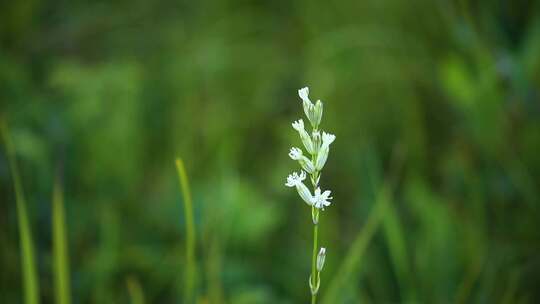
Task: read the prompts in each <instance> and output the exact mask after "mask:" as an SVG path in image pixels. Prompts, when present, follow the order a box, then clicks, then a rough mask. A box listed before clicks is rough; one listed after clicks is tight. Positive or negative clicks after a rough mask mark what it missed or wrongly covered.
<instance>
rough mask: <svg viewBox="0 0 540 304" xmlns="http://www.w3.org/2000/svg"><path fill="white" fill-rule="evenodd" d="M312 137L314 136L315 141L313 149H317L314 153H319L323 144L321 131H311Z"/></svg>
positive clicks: (313, 140)
mask: <svg viewBox="0 0 540 304" xmlns="http://www.w3.org/2000/svg"><path fill="white" fill-rule="evenodd" d="M311 137H312V142H313V150H314V151H315V153H314V154H317V153H318V152H319V149H320V148H321V144H322V139H321V132H319V131H313V132H312V133H311Z"/></svg>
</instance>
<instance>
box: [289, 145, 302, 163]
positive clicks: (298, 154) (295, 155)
mask: <svg viewBox="0 0 540 304" xmlns="http://www.w3.org/2000/svg"><path fill="white" fill-rule="evenodd" d="M302 156H303V155H302V150H300V149H299V148H296V147H292V148H291V151H290V152H289V157H290V158H292V159H293V160H300V159H301V158H302Z"/></svg>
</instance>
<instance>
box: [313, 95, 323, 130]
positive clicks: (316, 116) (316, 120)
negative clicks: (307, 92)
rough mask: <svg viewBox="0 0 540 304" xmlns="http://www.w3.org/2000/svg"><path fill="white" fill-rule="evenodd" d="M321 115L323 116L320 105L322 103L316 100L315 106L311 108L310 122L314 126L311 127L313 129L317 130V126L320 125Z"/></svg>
mask: <svg viewBox="0 0 540 304" xmlns="http://www.w3.org/2000/svg"><path fill="white" fill-rule="evenodd" d="M322 114H323V103H322V101H320V100H317V102H316V103H315V106H314V108H313V122H312V124H314V126H313V127H314V128H317V127H318V126H319V124H320V123H321V119H322Z"/></svg>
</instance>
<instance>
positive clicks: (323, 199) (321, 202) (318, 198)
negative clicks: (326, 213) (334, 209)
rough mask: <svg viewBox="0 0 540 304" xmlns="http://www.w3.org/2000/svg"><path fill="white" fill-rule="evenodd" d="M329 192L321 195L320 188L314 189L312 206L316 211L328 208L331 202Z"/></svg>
mask: <svg viewBox="0 0 540 304" xmlns="http://www.w3.org/2000/svg"><path fill="white" fill-rule="evenodd" d="M330 193H331V191H330V190H326V191H324V192H323V193H321V188H317V189H315V195H314V196H313V201H312V203H313V206H315V208H318V209H322V210H324V207H328V206H330V204H331V202H330V201H329V200H331V199H332V197H331V196H330Z"/></svg>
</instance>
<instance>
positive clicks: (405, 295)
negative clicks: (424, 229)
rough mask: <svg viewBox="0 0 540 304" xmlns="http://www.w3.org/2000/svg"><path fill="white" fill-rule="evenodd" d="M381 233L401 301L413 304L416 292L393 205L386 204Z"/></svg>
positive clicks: (403, 237)
mask: <svg viewBox="0 0 540 304" xmlns="http://www.w3.org/2000/svg"><path fill="white" fill-rule="evenodd" d="M383 231H384V234H385V236H386V242H387V244H388V249H389V252H390V258H391V259H392V264H393V266H394V268H395V272H396V275H397V279H398V284H399V288H400V293H401V297H402V300H403V301H404V302H407V303H415V302H417V301H416V290H415V288H414V286H413V278H412V275H411V269H410V265H409V262H408V261H409V258H408V256H407V246H406V240H405V236H404V235H403V231H405V229H403V227H402V225H401V222H400V220H399V217H398V214H397V211H396V209H395V207H394V205H393V204H388V208H387V209H386V212H385V214H384V219H383Z"/></svg>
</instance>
